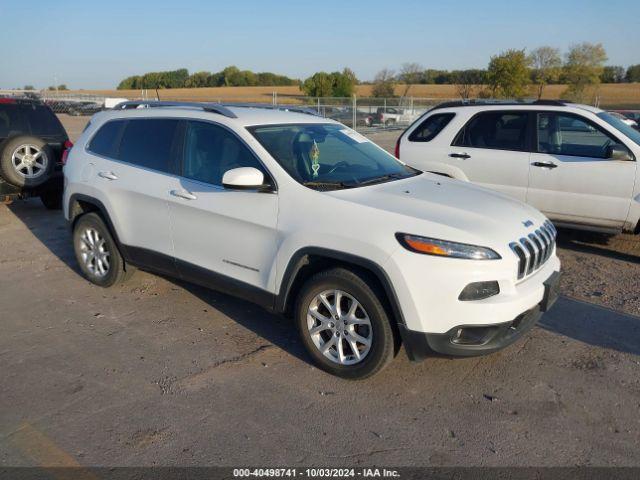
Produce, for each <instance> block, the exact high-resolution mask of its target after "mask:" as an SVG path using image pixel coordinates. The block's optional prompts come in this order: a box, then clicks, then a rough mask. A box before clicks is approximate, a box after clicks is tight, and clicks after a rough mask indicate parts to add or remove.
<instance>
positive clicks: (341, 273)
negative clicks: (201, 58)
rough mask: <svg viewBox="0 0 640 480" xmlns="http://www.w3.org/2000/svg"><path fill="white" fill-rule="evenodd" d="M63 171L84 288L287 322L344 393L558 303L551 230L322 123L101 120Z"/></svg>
mask: <svg viewBox="0 0 640 480" xmlns="http://www.w3.org/2000/svg"><path fill="white" fill-rule="evenodd" d="M151 107H153V108H151ZM64 173H65V185H66V187H65V194H64V209H65V216H66V218H67V219H68V220H69V221H70V222H71V225H72V228H73V242H74V249H75V254H76V257H77V260H78V263H79V265H80V268H81V270H82V272H83V274H84V275H85V276H86V277H87V279H88V280H90V281H91V282H93V283H95V284H97V285H101V286H104V287H108V286H111V285H113V284H115V283H116V282H120V281H122V280H123V279H124V278H125V277H126V276H127V275H129V274H130V273H131V272H132V271H133V267H134V266H135V267H139V268H142V269H145V270H150V271H155V272H160V273H163V274H165V275H168V276H174V277H177V278H181V279H183V280H186V281H189V282H194V283H198V284H201V285H205V286H208V287H212V288H215V289H218V290H222V291H224V292H227V293H230V294H233V295H236V296H240V297H242V298H245V299H248V300H250V301H253V302H256V303H258V304H260V305H262V306H264V307H266V308H268V309H270V310H272V311H276V312H281V313H289V314H291V315H292V316H293V317H294V318H295V323H296V324H297V327H298V329H299V331H300V334H301V338H302V341H303V343H304V345H305V347H306V348H307V349H308V351H309V353H310V355H311V357H312V358H313V360H314V361H315V363H316V364H317V365H318V366H319V367H321V368H323V369H324V370H326V371H329V372H331V373H333V374H335V375H339V376H342V377H346V378H363V377H366V376H369V375H372V374H374V373H375V372H377V371H379V370H380V369H381V368H382V367H384V366H385V365H386V364H387V363H388V362H389V361H390V360H391V359H392V358H393V356H394V354H395V353H396V352H397V349H398V347H399V345H400V343H401V341H402V342H404V346H405V348H406V351H407V353H408V355H409V357H410V358H411V359H413V360H419V359H422V358H424V357H425V356H426V355H428V354H429V353H430V352H433V351H435V352H439V353H442V354H448V355H477V354H483V353H489V352H493V351H495V350H497V349H500V348H502V347H505V346H506V345H509V344H510V343H512V342H513V341H515V340H516V339H517V338H519V337H520V336H521V335H522V334H524V333H525V332H526V331H528V330H529V329H530V328H531V327H532V326H533V325H534V323H535V322H536V321H537V320H538V318H539V317H540V315H541V312H543V311H545V310H546V309H548V308H549V307H550V306H551V305H552V304H553V302H554V301H555V299H556V298H557V288H558V278H559V269H560V262H559V260H558V258H557V257H556V254H555V230H554V228H553V226H552V225H551V224H550V222H549V221H548V220H547V219H546V218H545V217H544V216H543V215H542V214H540V213H539V212H538V211H536V210H535V209H533V208H531V207H529V206H527V205H525V204H523V203H521V202H518V201H516V200H512V199H509V198H506V197H504V196H502V195H499V194H496V193H493V192H491V191H489V190H485V189H482V188H480V187H476V186H473V185H470V184H462V183H460V182H455V181H452V180H449V179H445V178H443V177H440V176H436V175H432V174H428V173H426V174H425V173H421V172H420V171H418V170H415V169H413V168H410V167H408V166H406V165H404V164H403V163H401V162H399V161H397V160H396V159H395V158H394V157H393V156H391V155H389V154H388V153H386V152H385V151H384V150H383V149H381V148H380V147H378V146H376V145H375V144H373V143H371V142H370V141H368V140H367V139H366V138H364V137H362V136H361V135H359V134H358V133H356V132H354V131H353V130H350V129H348V128H346V127H344V125H341V124H339V123H338V122H335V121H332V120H327V119H323V118H320V117H317V116H314V115H309V114H303V113H292V112H285V111H279V110H277V109H267V108H257V107H255V106H254V107H240V106H233V107H231V106H223V105H215V104H188V103H170V102H157V103H155V102H146V103H140V102H138V103H136V102H128V103H125V104H122V105H120V106H119V107H118V108H117V109H115V110H113V111H105V112H101V113H98V114H96V115H95V116H94V117H93V118H92V119H91V122H90V124H89V125H88V127H87V129H86V130H85V131H84V132H83V134H82V136H81V137H80V139H79V140H78V142H77V143H76V145H75V147H73V149H72V150H71V152H70V154H69V158H68V162H67V164H66V166H65V168H64Z"/></svg>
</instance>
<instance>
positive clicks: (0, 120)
mask: <svg viewBox="0 0 640 480" xmlns="http://www.w3.org/2000/svg"><path fill="white" fill-rule="evenodd" d="M20 110H21V108H20V106H19V105H16V104H11V103H8V104H0V138H7V137H8V136H10V135H15V134H19V133H28V132H29V128H28V127H27V125H26V123H25V121H24V117H23V115H22V114H21V112H20Z"/></svg>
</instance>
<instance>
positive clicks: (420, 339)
mask: <svg viewBox="0 0 640 480" xmlns="http://www.w3.org/2000/svg"><path fill="white" fill-rule="evenodd" d="M559 284H560V272H554V273H553V274H551V276H549V278H547V280H546V281H545V282H544V295H543V297H542V300H541V301H540V303H538V304H537V305H535V306H534V307H533V308H531V309H529V310H527V311H525V312H523V313H521V314H520V315H518V316H517V317H516V318H514V319H513V320H511V321H509V322H503V323H498V324H486V325H477V324H473V325H466V324H465V325H458V326H455V327H453V328H452V329H450V330H449V331H447V332H445V333H436V334H434V333H424V332H417V331H414V330H409V329H408V328H407V327H406V326H405V325H399V328H400V334H401V336H402V341H403V344H404V347H405V350H406V352H407V355H408V356H409V359H410V360H413V361H420V360H423V359H424V358H426V357H427V356H430V355H433V354H434V353H436V354H441V355H451V356H476V355H486V354H489V353H493V352H495V351H497V350H500V349H502V348H505V347H507V346H509V345H511V344H512V343H514V342H515V341H516V340H518V339H519V338H520V337H522V336H523V335H524V334H526V333H527V332H528V331H529V330H531V328H532V327H533V326H534V325H535V324H536V322H537V321H538V320H539V319H540V317H541V316H542V314H543V313H544V312H546V311H547V310H549V309H550V308H551V307H552V306H553V304H554V303H555V302H556V300H557V299H558V292H559Z"/></svg>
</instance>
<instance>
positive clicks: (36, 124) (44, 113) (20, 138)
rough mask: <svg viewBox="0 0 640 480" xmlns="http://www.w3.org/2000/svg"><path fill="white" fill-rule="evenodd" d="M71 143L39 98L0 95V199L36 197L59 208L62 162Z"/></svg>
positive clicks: (61, 188)
mask: <svg viewBox="0 0 640 480" xmlns="http://www.w3.org/2000/svg"><path fill="white" fill-rule="evenodd" d="M71 146H72V144H71V142H70V141H69V137H68V135H67V132H66V131H65V129H64V127H63V126H62V124H61V123H60V121H59V120H58V118H57V117H56V116H55V114H54V113H53V112H52V111H51V109H50V108H49V107H48V106H46V105H44V104H43V103H42V102H41V101H40V100H33V99H19V98H12V97H7V98H0V200H4V201H7V200H12V199H15V198H25V197H32V196H39V197H40V198H41V199H42V203H43V204H44V205H45V206H46V207H47V208H51V209H55V208H60V206H61V201H62V190H63V178H62V164H63V160H64V155H65V152H67V151H68V149H70V148H71Z"/></svg>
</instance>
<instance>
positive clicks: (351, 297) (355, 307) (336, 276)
mask: <svg viewBox="0 0 640 480" xmlns="http://www.w3.org/2000/svg"><path fill="white" fill-rule="evenodd" d="M371 283H372V282H367V280H366V278H365V277H364V276H361V275H359V274H356V273H355V272H353V271H351V270H347V269H344V268H335V269H331V270H325V271H323V272H320V273H317V274H315V275H313V276H312V277H311V278H309V280H307V282H306V283H305V284H304V286H303V287H302V289H301V290H300V293H299V295H298V299H297V305H296V315H295V319H296V324H297V327H298V330H299V332H300V337H301V339H302V343H303V344H304V346H305V347H306V349H307V351H308V352H309V354H310V355H311V358H312V359H313V361H314V363H315V364H316V365H317V366H318V367H319V368H321V369H322V370H324V371H326V372H328V373H331V374H332V375H336V376H339V377H342V378H346V379H350V380H360V379H364V378H367V377H370V376H372V375H374V374H376V373H378V372H379V371H380V370H382V369H383V368H384V367H386V366H387V365H388V364H389V362H391V360H393V356H394V345H395V338H394V333H393V330H392V328H391V323H390V321H389V317H388V315H387V312H386V310H385V308H384V306H383V304H382V302H381V300H380V297H379V293H376V292H375V291H374V290H373V289H372V288H371V287H370V286H369V285H370V284H371Z"/></svg>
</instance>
